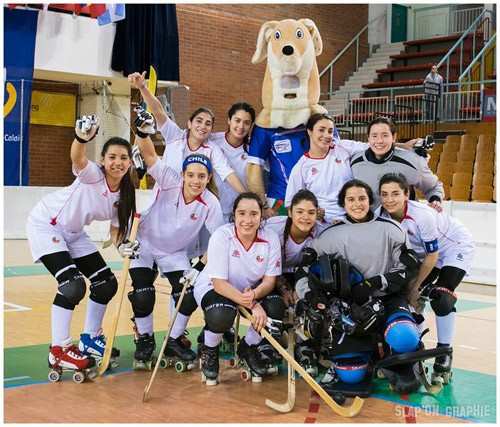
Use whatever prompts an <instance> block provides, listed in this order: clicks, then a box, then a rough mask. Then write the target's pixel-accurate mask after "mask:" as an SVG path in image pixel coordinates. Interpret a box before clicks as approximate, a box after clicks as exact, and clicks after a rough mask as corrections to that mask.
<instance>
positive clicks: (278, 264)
mask: <svg viewBox="0 0 500 427" xmlns="http://www.w3.org/2000/svg"><path fill="white" fill-rule="evenodd" d="M275 266H276V267H278V268H279V267H281V261H280V260H278V261H276V265H275Z"/></svg>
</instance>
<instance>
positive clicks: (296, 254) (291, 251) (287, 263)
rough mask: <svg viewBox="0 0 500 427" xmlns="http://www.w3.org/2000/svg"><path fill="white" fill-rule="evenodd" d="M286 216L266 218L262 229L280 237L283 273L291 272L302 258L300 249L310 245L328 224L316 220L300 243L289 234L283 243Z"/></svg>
mask: <svg viewBox="0 0 500 427" xmlns="http://www.w3.org/2000/svg"><path fill="white" fill-rule="evenodd" d="M287 218H288V217H287V216H273V217H271V218H268V219H267V220H266V222H265V225H264V230H273V231H274V232H275V233H276V234H277V235H278V237H279V239H280V245H281V251H282V254H283V251H284V254H285V259H284V261H283V273H292V272H293V271H294V268H295V267H297V266H298V265H299V263H300V260H301V259H302V249H303V248H306V247H308V246H310V245H311V243H312V240H313V239H314V238H315V237H316V236H318V235H319V234H320V233H321V231H322V230H324V229H325V228H326V227H327V226H328V224H324V225H322V224H321V223H319V222H316V225H315V226H314V227H313V229H312V230H311V232H310V234H309V236H307V237H306V239H305V240H304V241H303V242H302V243H297V242H296V241H295V240H293V237H292V236H291V235H290V234H289V235H288V239H287V241H286V245H285V241H284V240H285V235H284V233H285V226H286V220H287Z"/></svg>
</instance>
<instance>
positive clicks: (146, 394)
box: [142, 279, 191, 402]
mask: <svg viewBox="0 0 500 427" xmlns="http://www.w3.org/2000/svg"><path fill="white" fill-rule="evenodd" d="M189 286H191V280H188V279H185V281H184V286H182V291H181V295H180V296H179V301H177V304H176V306H175V310H174V312H173V313H172V316H171V317H170V323H169V325H168V329H167V332H166V334H165V338H164V339H163V343H162V345H161V349H160V352H159V353H158V358H157V359H156V363H155V368H154V369H153V373H152V374H151V378H149V382H148V384H147V385H146V387H145V388H144V393H143V395H142V401H143V402H147V400H148V399H149V391H150V390H151V386H152V385H153V381H154V380H155V378H156V373H157V372H158V368H159V367H160V361H161V358H162V355H163V352H164V351H165V348H166V347H167V342H168V339H169V337H170V333H171V332H172V328H173V327H174V322H175V319H176V318H177V313H179V308H180V306H181V304H182V300H183V299H184V294H185V293H186V290H187V288H189Z"/></svg>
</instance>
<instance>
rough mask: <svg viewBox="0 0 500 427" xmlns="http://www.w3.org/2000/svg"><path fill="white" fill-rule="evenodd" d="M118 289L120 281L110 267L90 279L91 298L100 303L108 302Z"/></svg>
mask: <svg viewBox="0 0 500 427" xmlns="http://www.w3.org/2000/svg"><path fill="white" fill-rule="evenodd" d="M117 290H118V282H117V281H116V277H115V275H114V274H113V273H112V272H111V270H110V269H109V268H106V269H105V270H103V271H100V272H99V273H98V274H97V275H96V276H95V277H93V278H92V279H90V299H91V300H92V301H95V302H97V303H99V304H107V303H108V302H110V301H111V298H113V297H114V296H115V294H116V291H117Z"/></svg>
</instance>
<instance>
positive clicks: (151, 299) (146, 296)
mask: <svg viewBox="0 0 500 427" xmlns="http://www.w3.org/2000/svg"><path fill="white" fill-rule="evenodd" d="M127 296H128V299H129V301H130V303H131V304H132V310H133V312H134V316H135V317H147V316H149V315H150V314H151V313H152V312H153V308H154V306H155V288H154V286H145V287H135V286H134V289H133V290H131V291H130V292H129V293H128V294H127Z"/></svg>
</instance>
